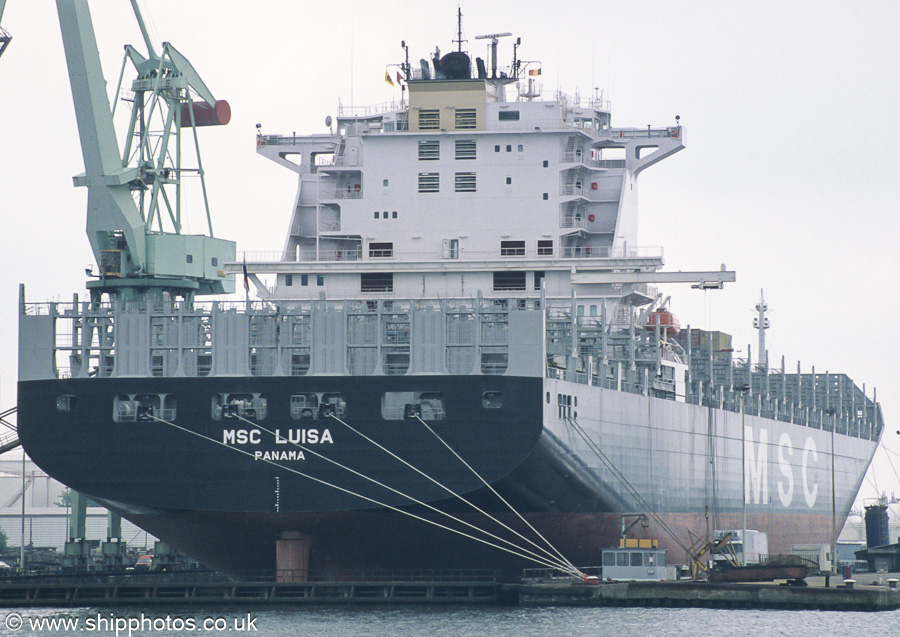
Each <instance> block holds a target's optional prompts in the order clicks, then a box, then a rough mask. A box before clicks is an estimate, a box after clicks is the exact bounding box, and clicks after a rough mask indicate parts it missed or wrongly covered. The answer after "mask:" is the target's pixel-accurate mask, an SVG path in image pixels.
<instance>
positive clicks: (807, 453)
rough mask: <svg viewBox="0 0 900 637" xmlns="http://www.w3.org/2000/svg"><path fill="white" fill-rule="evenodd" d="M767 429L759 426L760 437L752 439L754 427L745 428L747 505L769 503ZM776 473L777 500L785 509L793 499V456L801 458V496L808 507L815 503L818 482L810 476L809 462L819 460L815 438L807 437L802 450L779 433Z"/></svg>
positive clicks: (745, 488)
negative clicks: (777, 474) (755, 439)
mask: <svg viewBox="0 0 900 637" xmlns="http://www.w3.org/2000/svg"><path fill="white" fill-rule="evenodd" d="M769 449H770V446H769V430H768V429H765V428H762V427H761V428H760V429H759V439H758V440H757V441H754V439H753V428H752V427H749V426H745V427H744V480H745V482H744V502H746V503H747V504H768V502H769V475H768V470H769V462H770V458H769ZM776 455H777V462H778V472H779V474H780V476H779V477H778V481H777V483H776V487H777V489H776V490H777V493H778V500H779V501H780V502H781V505H782V506H783V507H785V508H787V507H789V506H791V503H792V502H793V501H794V495H795V494H794V488H795V485H796V484H797V481H796V479H795V478H796V476H795V474H794V470H795V469H796V468H797V467H796V458H797V456H799V460H800V467H799V468H800V485H801V486H802V488H803V499H804V500H805V501H806V506H807V507H809V508H810V509H811V508H813V507H814V506H815V505H816V499H817V497H818V495H819V485H818V484H817V483H816V482H815V481H814V480H812V479H811V477H810V475H809V468H810V463H812V464H813V465H815V464H817V463H818V461H819V450H818V449H817V448H816V441H815V440H813V439H812V438H811V437H809V436H807V438H806V441H805V442H804V443H803V449H802V451H801V450H798V449H795V448H794V442H793V440H792V439H791V436H790V434H788V433H786V432H785V433H782V434H781V436H780V437H779V438H778V446H777V451H776Z"/></svg>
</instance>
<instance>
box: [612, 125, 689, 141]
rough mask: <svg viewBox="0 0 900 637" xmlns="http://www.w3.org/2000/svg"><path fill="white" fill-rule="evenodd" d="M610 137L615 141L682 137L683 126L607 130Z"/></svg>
mask: <svg viewBox="0 0 900 637" xmlns="http://www.w3.org/2000/svg"><path fill="white" fill-rule="evenodd" d="M607 134H608V136H609V137H612V138H613V139H634V138H642V137H671V138H673V139H678V138H680V137H681V126H667V127H665V128H651V127H650V126H648V127H647V128H610V129H608V130H607Z"/></svg>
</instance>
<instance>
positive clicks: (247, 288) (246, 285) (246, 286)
mask: <svg viewBox="0 0 900 637" xmlns="http://www.w3.org/2000/svg"><path fill="white" fill-rule="evenodd" d="M244 292H245V293H247V294H250V276H249V275H248V274H247V258H246V257H244Z"/></svg>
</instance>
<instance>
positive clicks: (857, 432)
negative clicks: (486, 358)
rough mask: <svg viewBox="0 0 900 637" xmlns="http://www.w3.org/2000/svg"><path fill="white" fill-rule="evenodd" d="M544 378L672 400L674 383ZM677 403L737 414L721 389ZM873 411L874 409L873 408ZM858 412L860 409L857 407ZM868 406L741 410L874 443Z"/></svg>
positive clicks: (764, 403)
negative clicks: (840, 409) (854, 411)
mask: <svg viewBox="0 0 900 637" xmlns="http://www.w3.org/2000/svg"><path fill="white" fill-rule="evenodd" d="M642 362H644V363H652V361H649V360H648V361H638V364H639V367H641V368H644V366H643V365H641V363H642ZM546 375H547V378H550V379H557V380H564V381H568V382H573V383H579V384H584V385H587V384H590V385H592V386H594V387H601V388H604V389H614V390H618V391H622V392H626V393H630V394H642V395H652V396H664V397H672V396H675V394H676V392H677V383H675V382H674V381H672V380H668V379H660V378H655V377H653V376H651V375H649V374H648V375H647V377H646V378H642V377H641V376H642V374H641V373H639V374H638V378H637V380H636V381H634V382H629V380H627V379H624V378H623V379H616V378H602V377H601V376H599V375H597V374H591V375H589V374H588V373H586V372H581V371H571V370H566V369H562V368H559V367H553V366H548V367H547V371H546ZM678 398H679V400H680V399H682V398H683V399H684V401H685V402H687V403H690V404H693V405H699V406H703V407H712V408H714V409H724V410H726V411H731V412H737V413H740V411H741V407H742V405H741V400H740V393H738V392H727V390H724V388H720V389H718V390H717V391H716V392H706V393H704V392H699V391H697V390H696V389H694V390H691V391H688V392H687V394H686V395H684V396H681V395H678ZM876 408H877V406H876ZM861 409H862V408H861ZM868 409H872V406H871V405H870V406H868V407H867V408H865V409H862V410H861V411H859V412H858V414H857V416H855V417H854V416H853V415H852V414H850V413H848V412H844V413H843V414H837V413H833V412H834V410H833V409H832V410H827V409H825V408H822V407H819V408H815V409H814V408H812V407H810V406H808V405H807V406H801V405H797V404H792V403H790V402H786V401H781V400H779V399H776V398H771V397H770V398H765V397H762V396H758V395H755V396H754V397H752V398H751V399H746V398H745V400H744V404H743V410H744V413H745V414H747V415H752V416H759V417H762V418H768V419H771V420H778V421H781V422H790V423H793V424H795V425H800V426H804V427H809V428H811V429H821V430H824V431H832V430H833V431H834V432H835V433H837V434H842V435H846V436H849V437H854V438H862V439H866V440H877V439H878V437H879V436H880V433H881V430H882V428H883V424H882V423H881V420H880V413H878V412H877V411H876V413H875V415H874V417H870V416H869V415H867V411H868Z"/></svg>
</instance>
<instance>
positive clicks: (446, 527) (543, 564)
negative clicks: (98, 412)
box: [147, 414, 558, 568]
mask: <svg viewBox="0 0 900 637" xmlns="http://www.w3.org/2000/svg"><path fill="white" fill-rule="evenodd" d="M147 417H148V418H150V419H151V420H154V421H156V422H161V423H163V424H165V425H169V426H170V427H173V428H175V429H178V430H180V431H183V432H185V433H189V434H191V435H193V436H196V437H198V438H201V439H203V440H207V441H209V442H212V443H214V444H217V445H219V446H220V447H225V448H226V449H230V450H232V451H235V452H237V453H240V454H243V455H245V456H248V457H250V458H253V459H254V460H256V457H255V456H254V455H253V454H252V453H250V452H249V451H244V450H243V449H238V448H237V447H232V446H231V445H227V444H225V443H224V442H220V441H219V440H216V439H215V438H210V437H209V436H205V435H203V434H201V433H199V432H196V431H192V430H191V429H187V428H186V427H182V426H180V425H176V424H175V423H174V422H170V421H168V420H163V419H162V418H158V417H157V416H155V415H153V414H147ZM259 460H261V461H262V462H264V463H266V464H270V465H272V466H273V467H277V468H279V469H284V470H285V471H288V472H289V473H294V474H296V475H298V476H301V477H304V478H308V479H310V480H312V481H313V482H318V483H319V484H323V485H325V486H327V487H331V488H333V489H336V490H338V491H341V492H343V493H347V494H349V495H352V496H355V497H357V498H360V499H361V500H365V501H367V502H371V503H373V504H375V505H377V506H380V507H384V508H386V509H390V510H391V511H395V512H397V513H401V514H403V515H406V516H409V517H411V518H414V519H416V520H420V521H422V522H425V523H427V524H431V525H432V526H436V527H438V528H440V529H445V530H447V531H450V532H451V533H456V534H457V535H461V536H463V537H466V538H469V539H471V540H475V541H476V542H481V543H482V544H486V545H488V546H491V547H493V548H496V549H499V550H501V551H505V552H507V553H510V554H512V555H515V556H516V557H521V558H524V559H527V560H531V561H533V562H537V563H538V564H541V565H542V566H546V567H548V568H558V566H557V565H555V564H551V563H549V562H546V561H543V560H538V559H535V558H533V557H531V556H529V555H526V554H523V553H520V552H518V551H515V550H512V549H509V548H507V547H505V546H499V545H497V544H494V543H493V542H489V541H487V540H485V539H484V538H480V537H476V536H474V535H470V534H469V533H466V532H464V531H460V530H458V529H454V528H452V527H449V526H447V525H444V524H441V523H439V522H435V521H434V520H429V519H428V518H425V517H422V516H420V515H416V514H415V513H411V512H410V511H404V510H403V509H400V508H398V507H395V506H392V505H390V504H387V503H385V502H380V501H379V500H376V499H375V498H371V497H369V496H366V495H363V494H361V493H356V492H354V491H351V490H350V489H345V488H344V487H341V486H339V485H336V484H332V483H330V482H327V481H325V480H322V479H321V478H316V477H315V476H311V475H309V474H306V473H303V472H302V471H298V470H297V469H292V468H291V467H286V466H284V465H280V464H278V463H277V462H274V461H272V460H266V459H265V458H259Z"/></svg>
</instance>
